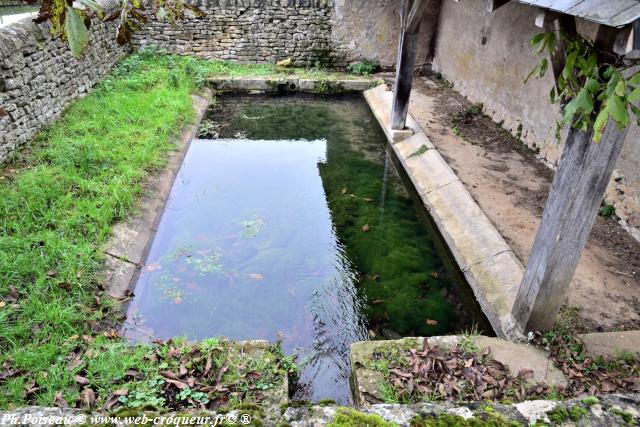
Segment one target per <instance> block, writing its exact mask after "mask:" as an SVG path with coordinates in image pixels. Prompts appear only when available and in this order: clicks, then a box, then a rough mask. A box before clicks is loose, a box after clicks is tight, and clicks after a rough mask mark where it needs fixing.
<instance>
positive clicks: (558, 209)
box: [512, 120, 627, 332]
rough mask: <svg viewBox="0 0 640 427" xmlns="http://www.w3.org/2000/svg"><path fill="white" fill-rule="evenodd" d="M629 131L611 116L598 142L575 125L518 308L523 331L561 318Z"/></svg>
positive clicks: (546, 326) (515, 311)
mask: <svg viewBox="0 0 640 427" xmlns="http://www.w3.org/2000/svg"><path fill="white" fill-rule="evenodd" d="M626 134H627V129H625V130H624V131H620V130H619V129H618V127H617V126H616V124H615V123H614V122H612V121H611V120H609V123H607V125H606V128H605V131H604V135H603V137H602V140H601V141H600V143H598V144H596V143H594V142H593V141H592V132H582V131H578V130H575V129H571V130H570V132H569V136H568V138H567V141H566V144H565V147H564V149H563V151H562V156H561V158H560V163H559V164H558V171H557V172H556V175H555V178H554V180H553V184H552V185H551V191H550V193H549V198H548V199H547V204H546V206H545V208H544V213H543V214H542V222H541V224H540V228H539V229H538V234H537V235H536V239H535V241H534V243H533V249H532V250H531V254H530V256H529V262H528V263H527V268H526V271H525V274H524V277H523V279H522V283H521V284H520V288H519V290H518V295H517V296H516V301H515V304H514V307H513V310H512V315H513V318H514V320H515V321H516V323H517V325H518V326H519V327H520V329H521V330H522V331H523V332H529V331H538V330H547V329H550V328H552V327H553V325H554V324H555V321H556V317H557V315H558V312H559V311H560V307H562V305H563V304H564V301H565V298H566V294H567V290H568V288H569V283H570V282H571V278H572V277H573V274H574V272H575V269H576V267H577V265H578V261H579V260H580V256H581V254H582V250H583V249H584V246H585V244H586V242H587V238H588V237H589V233H590V232H591V227H592V226H593V223H594V221H595V219H596V216H597V212H598V209H599V208H600V204H601V203H602V199H603V198H604V193H605V191H606V188H607V185H608V183H609V180H610V179H611V174H612V173H613V168H614V166H615V164H616V161H617V160H618V157H619V155H620V151H622V145H623V144H624V139H625V136H626Z"/></svg>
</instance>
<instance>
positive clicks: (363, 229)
mask: <svg viewBox="0 0 640 427" xmlns="http://www.w3.org/2000/svg"><path fill="white" fill-rule="evenodd" d="M362 231H364V232H365V233H366V232H367V231H369V224H365V225H363V226H362Z"/></svg>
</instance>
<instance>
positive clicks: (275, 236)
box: [125, 94, 471, 404]
mask: <svg viewBox="0 0 640 427" xmlns="http://www.w3.org/2000/svg"><path fill="white" fill-rule="evenodd" d="M435 244H436V243H435V239H434V236H432V235H431V234H430V232H429V231H428V229H427V228H426V227H425V226H424V224H423V222H422V220H421V219H420V216H419V212H418V211H417V210H416V206H415V204H414V201H413V199H412V197H411V195H410V193H409V191H407V189H406V188H405V186H404V184H403V181H402V179H401V178H400V176H399V175H398V173H397V172H396V170H395V167H394V164H393V160H392V157H391V154H390V153H389V152H388V151H387V147H386V141H385V138H384V135H383V133H382V131H381V129H380V128H379V126H378V123H377V122H376V120H375V118H374V117H373V115H372V113H371V111H370V110H369V109H368V107H367V105H366V103H365V102H364V101H363V99H362V97H361V96H356V95H346V94H345V95H338V96H331V97H320V96H313V95H295V96H273V95H242V96H240V95H230V96H222V97H221V98H219V99H218V102H217V103H216V104H214V105H213V106H212V107H210V109H209V111H208V112H207V115H206V117H205V120H204V121H203V124H202V126H201V129H200V138H198V139H196V140H194V141H193V142H192V144H191V146H190V148H189V150H188V152H187V155H186V157H185V161H184V163H183V165H182V167H181V170H180V172H179V173H178V176H177V179H176V182H175V183H174V186H173V188H172V190H171V195H170V197H169V202H168V205H167V207H166V208H165V211H164V213H163V216H162V219H161V221H160V223H159V225H158V231H157V233H156V236H155V238H154V241H153V243H152V245H151V247H150V250H149V255H148V256H147V260H146V262H145V264H146V268H145V269H143V271H142V272H141V275H140V277H139V279H138V282H137V284H136V288H135V298H134V299H133V301H132V303H131V305H130V307H129V310H128V316H127V317H128V320H127V323H126V324H125V333H126V336H127V337H128V338H129V339H130V340H134V341H135V340H140V339H141V336H140V335H141V334H140V332H141V331H142V332H143V334H142V335H146V336H148V337H151V338H170V337H172V336H186V337H187V338H188V339H203V338H208V337H216V336H225V337H228V338H230V339H235V340H249V339H265V340H269V341H276V340H279V341H281V343H282V347H283V350H284V351H285V352H286V353H288V354H292V353H295V354H298V363H299V364H300V365H301V367H302V369H301V372H300V378H299V379H298V382H297V383H298V386H297V388H296V390H295V393H294V398H296V399H304V400H310V401H318V400H320V399H326V398H330V399H333V400H335V401H337V402H339V403H342V404H347V403H348V402H349V399H350V398H349V396H350V391H349V377H350V372H351V371H350V365H349V353H350V345H351V343H353V342H356V341H363V340H367V339H380V338H386V339H395V338H399V337H402V336H432V335H443V334H446V333H451V332H459V331H461V330H463V329H464V328H465V327H468V326H469V323H470V320H471V317H470V316H468V315H467V314H466V313H465V310H464V308H463V304H462V302H461V301H462V300H461V298H459V296H458V293H457V292H456V287H455V286H454V279H453V277H454V273H453V274H452V273H451V272H450V271H449V269H448V268H446V267H445V263H444V262H443V260H442V259H441V258H440V256H439V255H438V251H437V250H436V246H435ZM168 313H171V315H167V314H168Z"/></svg>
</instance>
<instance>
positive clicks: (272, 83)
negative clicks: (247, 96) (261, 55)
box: [207, 76, 381, 94]
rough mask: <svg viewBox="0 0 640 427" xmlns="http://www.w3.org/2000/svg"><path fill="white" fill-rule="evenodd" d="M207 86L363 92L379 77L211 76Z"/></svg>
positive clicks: (234, 88)
mask: <svg viewBox="0 0 640 427" xmlns="http://www.w3.org/2000/svg"><path fill="white" fill-rule="evenodd" d="M207 82H208V85H209V87H211V88H212V89H214V90H216V91H230V92H235V91H240V92H244V91H264V92H312V93H318V94H333V93H342V92H363V91H365V90H367V89H371V88H373V87H375V86H377V85H379V84H380V83H381V80H379V79H366V78H361V79H359V78H354V79H326V78H325V79H323V78H317V79H307V78H299V77H294V76H292V77H211V78H209V79H207Z"/></svg>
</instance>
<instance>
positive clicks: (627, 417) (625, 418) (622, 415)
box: [609, 408, 633, 425]
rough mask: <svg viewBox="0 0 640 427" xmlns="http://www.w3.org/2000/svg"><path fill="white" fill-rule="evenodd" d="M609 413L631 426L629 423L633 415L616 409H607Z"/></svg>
mask: <svg viewBox="0 0 640 427" xmlns="http://www.w3.org/2000/svg"><path fill="white" fill-rule="evenodd" d="M609 412H611V413H612V414H614V415H617V416H619V417H620V418H622V421H624V422H625V423H627V424H629V425H631V423H632V422H633V414H631V413H629V412H625V411H622V410H620V409H618V408H611V409H609Z"/></svg>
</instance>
